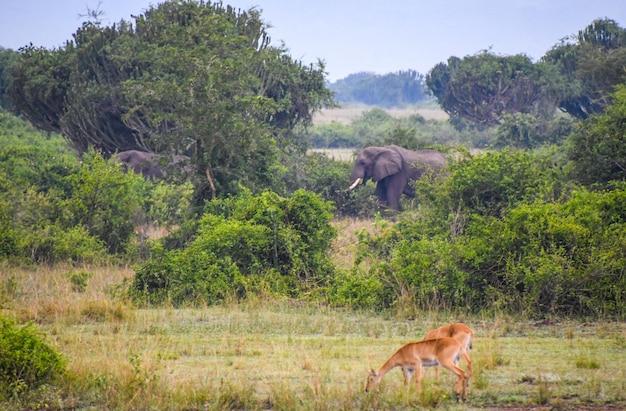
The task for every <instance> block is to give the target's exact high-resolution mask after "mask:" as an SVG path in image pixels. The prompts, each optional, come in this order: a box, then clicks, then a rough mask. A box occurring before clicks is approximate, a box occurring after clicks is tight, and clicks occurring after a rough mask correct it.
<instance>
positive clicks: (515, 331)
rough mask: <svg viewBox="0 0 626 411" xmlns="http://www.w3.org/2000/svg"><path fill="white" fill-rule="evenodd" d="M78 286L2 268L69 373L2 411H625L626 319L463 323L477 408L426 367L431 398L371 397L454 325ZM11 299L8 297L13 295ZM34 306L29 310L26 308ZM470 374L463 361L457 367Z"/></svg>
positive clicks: (17, 302) (109, 275) (62, 277)
mask: <svg viewBox="0 0 626 411" xmlns="http://www.w3.org/2000/svg"><path fill="white" fill-rule="evenodd" d="M88 271H89V272H90V273H91V274H93V275H92V276H91V277H90V278H89V279H88V280H87V284H86V286H85V289H84V290H82V288H81V291H80V292H77V291H76V290H73V283H72V281H71V279H69V278H68V276H67V269H65V270H63V269H58V270H51V269H43V268H35V269H32V270H12V269H8V268H6V267H3V270H2V272H1V273H0V289H2V290H4V291H3V293H4V295H5V296H7V295H11V298H5V299H4V300H3V302H2V307H3V310H2V312H3V314H4V315H7V316H11V317H14V318H16V319H18V320H19V321H21V322H24V321H34V322H35V323H37V324H38V326H39V327H40V329H41V330H43V331H44V332H45V333H46V334H47V335H48V337H49V342H50V344H51V345H52V346H53V347H55V348H56V349H57V350H58V351H59V352H60V353H61V354H62V355H63V356H64V357H65V358H66V359H67V363H68V370H69V375H70V377H68V378H67V380H64V381H60V382H59V383H58V384H57V385H56V386H54V387H51V386H48V387H45V389H43V390H39V391H37V392H31V393H29V394H28V395H23V396H21V397H19V398H15V399H10V400H7V401H5V402H4V403H0V408H2V407H7V406H8V407H9V408H10V406H17V407H18V408H29V407H30V408H33V409H36V408H38V407H39V408H45V407H44V406H48V407H50V408H52V409H55V408H56V409H60V408H78V409H89V408H90V407H91V408H93V407H95V408H97V409H102V408H105V409H209V410H218V409H259V410H260V409H274V410H295V409H298V410H300V409H302V410H330V409H350V410H351V409H400V410H402V409H413V408H415V407H426V408H440V409H479V408H485V407H490V408H494V407H495V408H500V407H510V406H518V407H529V406H540V405H542V406H544V405H545V406H549V407H554V408H567V407H569V408H576V407H579V406H585V407H587V408H589V407H602V406H605V405H606V404H611V405H612V406H614V407H624V406H626V371H625V369H624V365H625V364H626V349H625V348H626V343H625V341H626V338H625V337H626V324H618V323H598V324H589V323H584V324H583V323H577V322H571V321H568V322H563V323H561V324H558V323H557V324H556V325H552V326H541V327H538V326H535V325H533V324H532V323H530V322H527V321H522V320H521V319H510V318H495V319H494V318H465V319H464V321H465V322H466V323H467V324H468V325H470V326H471V327H473V328H474V329H475V331H476V339H475V342H474V349H473V350H472V351H471V352H470V356H471V357H472V360H473V364H474V372H475V378H474V379H473V380H472V381H471V382H470V385H469V390H468V403H467V404H465V405H463V404H459V405H457V403H456V402H455V400H454V383H455V380H456V378H455V376H454V375H452V373H450V372H448V371H446V370H443V369H442V370H441V371H440V375H441V379H440V381H439V382H437V381H435V380H434V372H433V371H432V370H427V372H426V376H425V377H424V383H423V392H422V393H421V394H418V393H417V392H416V390H415V387H414V386H411V387H410V389H409V390H408V391H407V390H406V389H405V387H404V386H403V383H402V375H401V372H400V370H399V369H396V370H394V371H392V372H390V373H389V374H388V375H387V376H385V378H384V379H383V381H382V383H381V386H380V391H379V392H378V393H376V394H366V393H364V392H363V387H364V383H365V378H366V371H367V370H368V369H370V368H377V367H379V366H380V365H381V364H382V363H383V362H384V361H385V360H386V359H387V358H388V357H389V356H390V355H391V354H392V353H393V352H394V351H395V350H396V349H397V348H398V347H399V346H400V345H401V344H403V343H405V342H407V341H411V340H416V339H419V338H421V337H422V336H423V335H424V334H425V333H426V331H427V330H428V329H430V328H434V327H436V326H438V325H441V324H443V323H445V322H452V321H456V320H457V318H448V317H447V316H446V314H445V313H424V314H422V315H418V316H417V317H416V318H415V319H414V320H407V319H403V318H398V317H394V316H390V315H381V314H377V313H372V312H367V313H356V312H352V311H348V310H340V309H332V308H328V307H324V306H319V305H309V304H306V303H300V302H292V301H272V300H261V299H259V300H250V301H246V302H243V303H234V302H231V303H226V304H224V305H222V306H215V307H207V308H203V309H171V308H160V309H136V308H133V307H132V306H130V305H128V304H127V303H124V302H123V301H119V300H114V299H112V297H110V295H111V294H110V293H109V292H108V291H110V290H113V289H114V286H115V285H116V284H119V283H120V282H121V280H122V278H124V277H127V276H129V275H131V274H132V272H131V271H130V270H119V269H116V268H103V269H93V268H90V269H89V270H88ZM9 291H10V293H9ZM27 302H28V304H27ZM461 366H463V367H464V364H463V363H462V362H461Z"/></svg>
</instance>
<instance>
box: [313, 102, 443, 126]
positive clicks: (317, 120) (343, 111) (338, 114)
mask: <svg viewBox="0 0 626 411" xmlns="http://www.w3.org/2000/svg"><path fill="white" fill-rule="evenodd" d="M372 108H373V107H370V106H351V105H348V106H345V107H340V108H332V109H323V110H321V111H320V112H318V113H316V114H315V115H314V116H313V123H314V124H327V123H331V122H333V121H336V122H338V123H341V124H350V123H351V122H352V120H354V119H355V118H357V117H359V116H360V115H361V114H362V113H363V112H364V111H368V110H371V109H372ZM384 110H385V111H386V112H387V113H389V114H390V115H392V116H393V117H408V116H411V115H413V114H419V115H421V116H422V117H424V118H425V119H426V120H430V119H434V120H446V119H448V115H447V114H446V113H445V112H444V111H443V110H441V109H439V108H430V107H429V108H402V109H400V108H392V109H384Z"/></svg>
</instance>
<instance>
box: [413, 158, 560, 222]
mask: <svg viewBox="0 0 626 411" xmlns="http://www.w3.org/2000/svg"><path fill="white" fill-rule="evenodd" d="M449 170H450V177H449V178H448V179H446V180H445V181H444V182H443V186H434V187H433V186H424V187H425V188H424V189H423V190H422V192H421V198H422V201H424V202H428V201H439V202H438V203H437V206H438V207H441V209H440V211H443V212H445V213H450V212H455V213H459V212H460V213H468V212H471V213H474V214H478V215H483V216H495V217H500V216H502V213H503V212H504V210H505V209H506V208H507V207H510V206H514V205H516V204H518V203H521V202H527V201H532V200H534V199H538V198H540V199H546V200H548V201H553V200H558V199H559V198H560V196H561V194H562V190H563V180H562V178H563V176H562V172H561V169H560V168H559V167H554V164H553V153H552V152H550V151H548V152H545V153H532V152H529V151H510V150H503V151H500V152H487V153H484V154H481V155H477V156H474V157H465V158H462V159H460V160H459V161H458V162H455V163H452V164H451V165H450V166H449Z"/></svg>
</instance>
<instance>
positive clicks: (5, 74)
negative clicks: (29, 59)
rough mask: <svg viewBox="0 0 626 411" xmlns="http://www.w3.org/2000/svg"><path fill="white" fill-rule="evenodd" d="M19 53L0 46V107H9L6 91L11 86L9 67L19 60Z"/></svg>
mask: <svg viewBox="0 0 626 411" xmlns="http://www.w3.org/2000/svg"><path fill="white" fill-rule="evenodd" d="M17 57H18V53H17V52H15V51H13V50H9V49H4V48H2V47H0V107H2V108H5V109H6V108H8V106H9V102H8V101H7V97H6V96H5V95H6V92H7V87H8V86H9V78H10V77H9V67H10V66H11V65H12V64H14V63H15V61H16V60H17Z"/></svg>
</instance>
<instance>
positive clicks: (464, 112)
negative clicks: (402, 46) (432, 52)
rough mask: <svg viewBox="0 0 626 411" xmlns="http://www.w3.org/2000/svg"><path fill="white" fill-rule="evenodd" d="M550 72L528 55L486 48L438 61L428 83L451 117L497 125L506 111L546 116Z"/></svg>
mask: <svg viewBox="0 0 626 411" xmlns="http://www.w3.org/2000/svg"><path fill="white" fill-rule="evenodd" d="M546 74H547V73H546V72H545V69H544V67H541V66H538V65H535V64H533V62H532V61H531V59H530V58H529V57H528V56H526V55H523V54H518V55H515V56H498V55H495V54H493V53H491V52H489V51H483V52H481V53H479V54H476V55H474V56H467V57H464V58H462V59H460V58H458V57H454V56H453V57H450V58H449V59H448V62H447V64H446V63H439V64H437V65H436V66H435V67H433V69H432V70H431V71H430V72H429V73H428V75H427V76H426V84H427V85H428V87H429V88H430V90H432V92H433V94H434V95H435V97H437V101H438V102H439V104H440V105H441V107H442V108H443V109H444V110H445V111H446V113H448V114H449V115H450V116H452V117H458V118H462V119H465V120H469V121H471V122H473V123H475V124H478V125H484V126H493V125H496V124H499V123H500V120H501V117H502V116H503V115H504V114H514V113H529V114H534V115H539V116H541V115H545V113H546V106H548V107H550V103H551V102H550V93H549V92H548V87H549V85H550V81H551V77H550V76H547V75H546ZM552 107H554V104H552ZM548 111H549V109H548Z"/></svg>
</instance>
